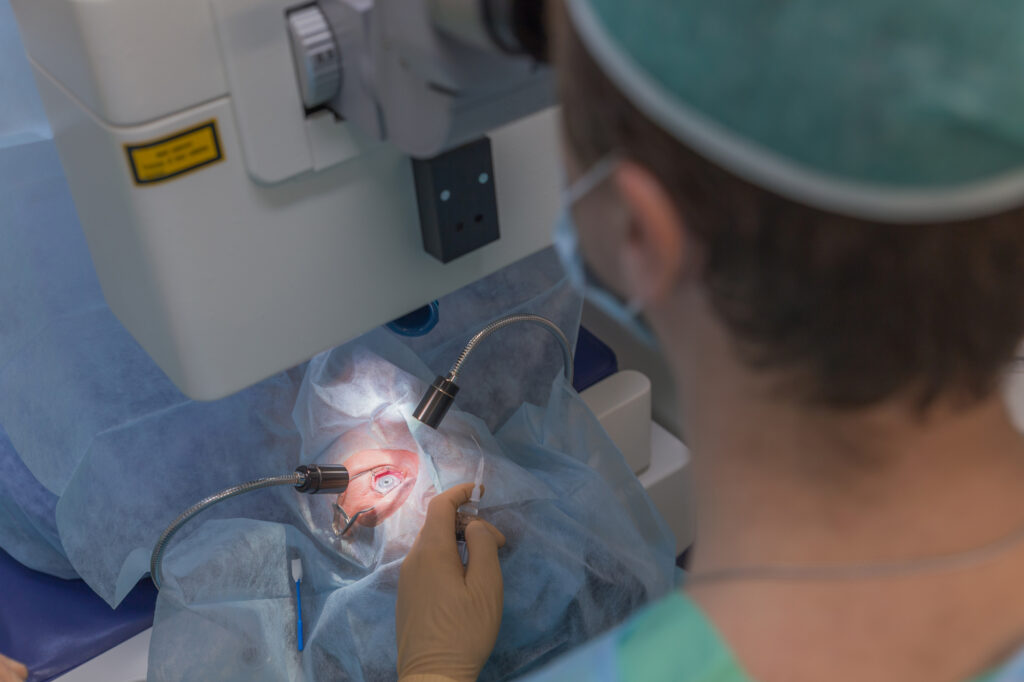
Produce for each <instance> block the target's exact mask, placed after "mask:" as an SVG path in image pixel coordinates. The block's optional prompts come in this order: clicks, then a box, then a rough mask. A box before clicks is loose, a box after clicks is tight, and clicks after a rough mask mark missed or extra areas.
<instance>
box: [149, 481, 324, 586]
mask: <svg viewBox="0 0 1024 682" xmlns="http://www.w3.org/2000/svg"><path fill="white" fill-rule="evenodd" d="M304 481H305V477H304V476H303V475H302V474H300V473H299V472H294V473H291V474H287V475H285V476H268V477H266V478H258V479H256V480H255V481H248V482H246V483H242V484H240V485H236V486H233V487H231V488H228V489H226V490H222V491H220V492H219V493H216V494H214V495H210V496H209V497H207V498H205V499H203V500H200V501H199V502H196V503H195V504H194V505H192V506H191V507H189V508H188V509H186V510H185V511H183V512H182V513H181V514H180V515H179V516H178V518H176V519H174V521H172V522H171V525H169V526H167V528H166V529H165V530H164V532H163V533H161V534H160V539H159V540H157V541H156V545H154V546H153V554H152V555H150V558H149V575H150V577H151V578H152V579H153V584H154V585H156V588H157V589H158V590H159V589H160V587H161V585H162V584H163V582H164V573H163V560H164V551H165V550H166V549H167V545H168V544H169V543H170V542H171V539H172V538H173V537H174V536H175V535H176V534H177V533H178V531H179V530H181V528H182V526H184V525H185V524H186V523H188V522H189V520H190V519H191V518H192V517H193V516H195V515H196V514H198V513H199V512H201V511H203V510H204V509H206V508H208V507H212V506H213V505H215V504H217V503H218V502H223V501H224V500H229V499H231V498H232V497H238V496H239V495H242V494H244V493H248V492H251V491H253V490H260V489H262V488H271V487H273V486H276V485H290V486H299V485H302V483H303V482H304Z"/></svg>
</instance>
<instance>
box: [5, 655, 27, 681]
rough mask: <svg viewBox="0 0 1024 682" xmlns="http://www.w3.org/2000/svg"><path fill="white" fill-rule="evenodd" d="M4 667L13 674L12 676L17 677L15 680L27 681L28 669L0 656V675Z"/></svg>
mask: <svg viewBox="0 0 1024 682" xmlns="http://www.w3.org/2000/svg"><path fill="white" fill-rule="evenodd" d="M4 667H6V668H7V669H8V670H10V671H11V672H12V673H14V675H16V676H17V679H20V680H26V679H28V668H26V667H25V665H24V664H22V663H19V662H18V661H15V660H14V659H11V658H7V657H6V656H4V655H3V654H0V673H2V672H3V668H4Z"/></svg>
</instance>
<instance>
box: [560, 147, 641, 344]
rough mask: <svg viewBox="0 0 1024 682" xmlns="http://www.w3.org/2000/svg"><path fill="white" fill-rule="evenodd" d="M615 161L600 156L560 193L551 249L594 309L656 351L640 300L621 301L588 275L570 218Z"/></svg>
mask: <svg viewBox="0 0 1024 682" xmlns="http://www.w3.org/2000/svg"><path fill="white" fill-rule="evenodd" d="M617 163H618V162H617V160H616V159H613V158H608V157H606V158H604V159H602V160H601V161H598V162H597V163H596V164H594V165H593V166H592V167H591V168H590V170H588V171H587V172H586V173H584V174H583V175H582V176H580V178H579V179H578V180H576V182H574V183H573V184H572V185H571V186H569V187H568V188H566V189H565V190H564V191H563V193H562V211H561V215H560V216H559V218H558V224H557V225H556V227H555V235H554V242H555V251H556V252H557V253H558V260H560V261H561V263H562V268H563V269H564V270H565V272H566V275H567V276H568V278H569V283H570V284H571V285H572V287H573V288H574V289H576V291H578V292H579V293H580V294H581V295H582V296H583V297H584V298H585V299H586V300H587V301H589V302H590V303H591V305H593V306H594V307H595V308H597V309H598V310H600V311H601V312H603V313H604V314H605V315H607V316H608V317H610V318H611V319H612V320H614V321H615V322H616V323H618V324H619V325H620V326H622V327H623V328H624V329H625V330H626V331H627V332H628V333H629V334H630V335H631V336H633V337H634V338H636V339H637V340H638V341H640V342H641V343H643V344H644V345H645V346H647V347H648V348H651V349H655V350H657V347H658V342H657V339H656V338H655V336H654V333H653V332H652V331H651V329H650V327H648V326H647V325H646V324H645V323H644V322H643V320H642V319H640V313H641V312H642V311H643V303H642V302H641V301H639V300H637V299H633V300H631V301H628V302H626V301H623V300H622V299H621V298H619V297H618V296H616V295H615V294H613V293H612V292H611V291H609V290H608V289H607V288H606V287H604V286H603V285H601V284H600V283H599V282H598V281H597V280H596V278H595V277H594V276H593V275H591V274H590V272H589V270H588V268H587V266H586V264H585V263H584V262H583V253H582V252H581V251H580V244H579V234H578V232H577V229H576V224H575V221H574V220H573V217H572V209H573V207H574V206H575V205H576V203H577V202H579V201H580V200H581V199H583V197H585V196H587V195H588V194H590V192H592V191H593V190H594V188H595V187H597V186H598V185H600V184H601V183H602V182H604V181H605V180H607V179H608V177H609V176H610V175H611V174H612V171H614V170H615V167H616V165H617Z"/></svg>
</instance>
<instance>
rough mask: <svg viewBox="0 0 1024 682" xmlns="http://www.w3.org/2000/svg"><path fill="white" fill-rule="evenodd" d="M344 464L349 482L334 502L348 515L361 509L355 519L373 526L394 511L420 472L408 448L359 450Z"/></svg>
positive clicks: (417, 462) (416, 461)
mask: <svg viewBox="0 0 1024 682" xmlns="http://www.w3.org/2000/svg"><path fill="white" fill-rule="evenodd" d="M343 464H344V465H345V467H346V468H348V472H349V476H350V482H349V485H348V489H347V490H345V492H343V493H342V494H340V495H338V499H337V504H338V506H339V507H341V508H342V509H343V510H344V512H345V513H346V514H347V515H348V516H349V517H350V518H351V517H353V516H355V515H356V514H359V512H364V513H362V514H360V515H359V517H358V518H357V519H356V521H355V523H356V524H357V525H361V526H376V525H378V524H380V523H381V522H382V521H383V520H384V519H386V518H388V517H389V516H391V514H393V513H394V512H395V511H397V510H398V509H399V507H401V506H402V504H403V503H404V502H405V500H406V498H408V497H409V493H410V492H411V491H412V489H413V486H414V485H415V483H416V476H417V475H418V474H419V457H417V455H416V454H415V453H413V452H409V451H408V450H361V451H359V452H357V453H355V454H354V455H352V456H350V457H349V458H348V459H346V460H345V461H344V462H343ZM364 510H371V511H364Z"/></svg>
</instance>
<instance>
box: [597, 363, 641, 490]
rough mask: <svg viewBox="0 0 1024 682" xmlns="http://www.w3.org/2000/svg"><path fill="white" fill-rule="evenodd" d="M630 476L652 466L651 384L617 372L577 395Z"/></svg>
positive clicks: (633, 373) (638, 375) (637, 374)
mask: <svg viewBox="0 0 1024 682" xmlns="http://www.w3.org/2000/svg"><path fill="white" fill-rule="evenodd" d="M580 397H581V398H583V402H585V403H586V404H587V407H589V408H590V410H591V411H592V412H593V413H594V414H595V415H596V416H597V418H598V420H600V422H601V426H603V427H604V430H605V431H607V432H608V435H609V436H611V439H612V442H613V443H615V445H616V446H617V447H618V448H619V450H621V451H622V454H623V455H624V456H625V458H626V463H627V464H629V467H630V469H632V470H633V473H635V474H639V473H641V472H643V471H644V470H645V469H647V467H649V466H650V464H651V432H650V429H649V428H648V422H650V421H651V381H650V379H648V378H647V377H646V376H644V375H643V374H641V373H640V372H637V371H635V370H625V371H623V372H617V373H615V374H613V375H611V376H610V377H607V378H605V379H602V380H601V381H599V382H597V383H596V384H594V385H593V386H591V387H590V388H588V389H587V390H585V391H583V393H581V394H580Z"/></svg>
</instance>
